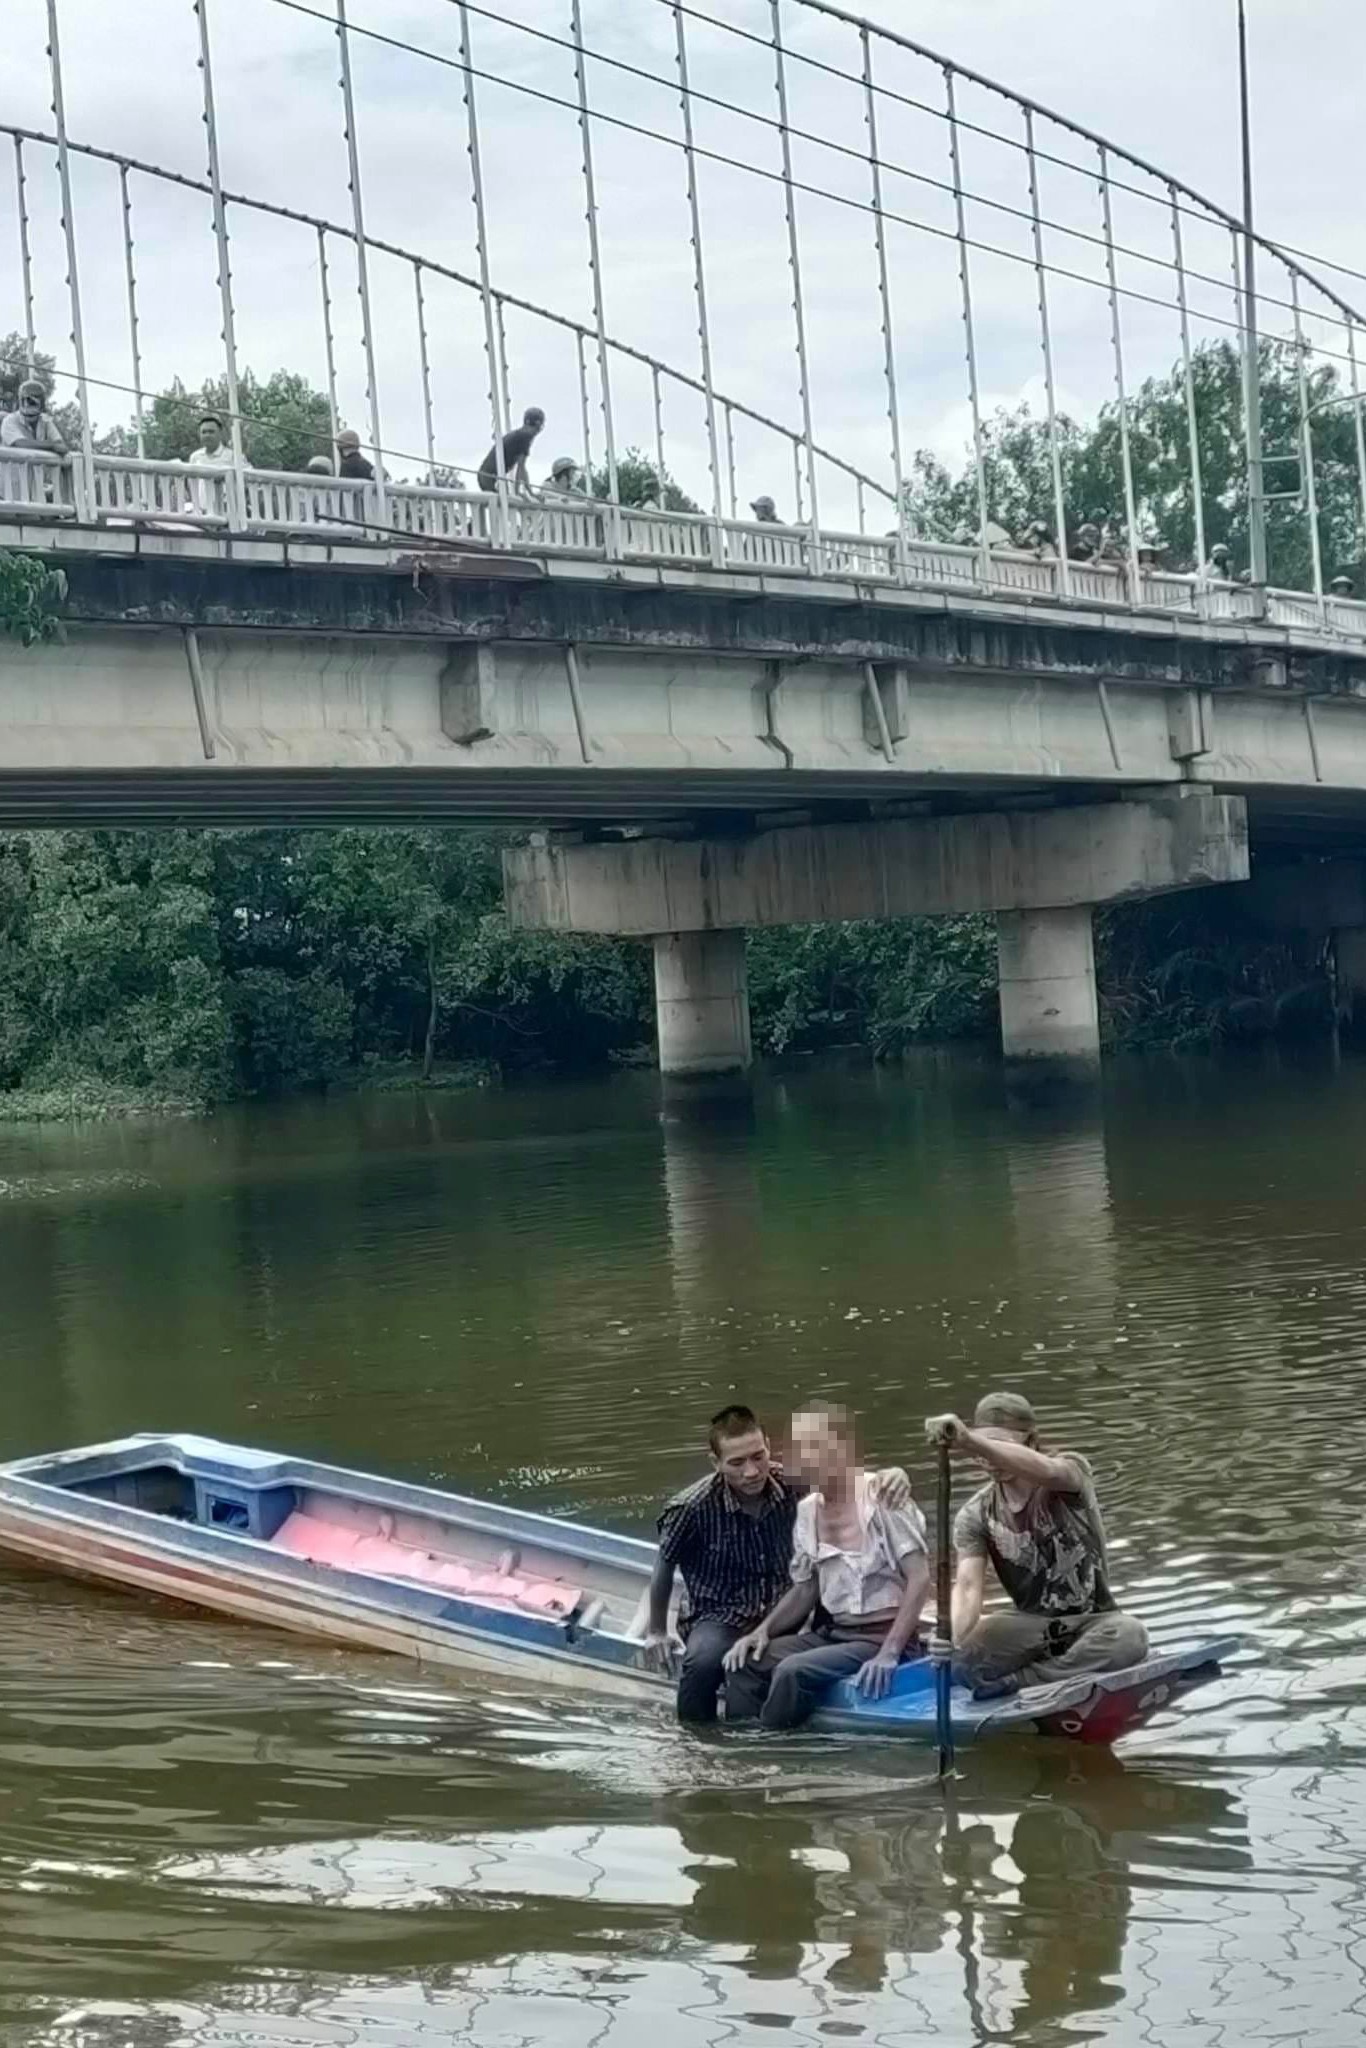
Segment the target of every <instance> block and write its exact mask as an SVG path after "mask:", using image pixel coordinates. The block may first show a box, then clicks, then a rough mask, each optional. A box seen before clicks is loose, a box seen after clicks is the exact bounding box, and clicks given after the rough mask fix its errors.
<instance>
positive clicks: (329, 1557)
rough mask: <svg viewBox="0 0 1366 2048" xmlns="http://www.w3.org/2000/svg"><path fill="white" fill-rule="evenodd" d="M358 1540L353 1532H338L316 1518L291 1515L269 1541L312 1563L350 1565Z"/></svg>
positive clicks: (340, 1530) (344, 1530)
mask: <svg viewBox="0 0 1366 2048" xmlns="http://www.w3.org/2000/svg"><path fill="white" fill-rule="evenodd" d="M358 1540H359V1539H358V1537H357V1535H356V1532H355V1530H354V1529H339V1528H338V1527H337V1525H336V1523H335V1522H324V1521H323V1520H322V1519H321V1517H320V1516H318V1515H301V1514H294V1515H290V1516H289V1518H288V1520H287V1521H284V1522H282V1523H281V1524H280V1527H279V1528H278V1529H277V1530H276V1532H275V1534H274V1536H273V1537H272V1538H271V1541H272V1542H273V1543H274V1545H275V1546H276V1548H277V1549H278V1550H287V1551H288V1552H289V1554H290V1556H291V1557H308V1558H311V1559H312V1560H313V1562H314V1564H333V1565H337V1566H339V1567H340V1566H342V1565H349V1564H350V1563H351V1560H352V1554H353V1552H354V1551H355V1548H356V1544H357V1542H358Z"/></svg>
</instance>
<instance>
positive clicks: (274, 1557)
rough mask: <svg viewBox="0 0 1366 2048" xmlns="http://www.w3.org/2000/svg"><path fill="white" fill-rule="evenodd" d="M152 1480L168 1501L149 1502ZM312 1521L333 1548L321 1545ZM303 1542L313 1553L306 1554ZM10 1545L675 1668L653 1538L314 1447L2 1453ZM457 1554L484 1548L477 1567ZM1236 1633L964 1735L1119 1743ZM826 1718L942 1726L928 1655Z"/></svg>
mask: <svg viewBox="0 0 1366 2048" xmlns="http://www.w3.org/2000/svg"><path fill="white" fill-rule="evenodd" d="M145 1498H146V1499H155V1500H156V1501H157V1502H158V1506H157V1507H156V1508H155V1509H150V1508H148V1507H147V1506H145V1505H138V1504H137V1503H138V1502H140V1501H142V1500H144V1499H145ZM168 1503H171V1505H168ZM220 1513H221V1514H222V1515H223V1517H224V1518H225V1519H224V1525H223V1526H219V1525H218V1519H217V1518H218V1516H219V1515H220ZM175 1516H179V1518H173V1517H175ZM196 1517H198V1519H196ZM268 1529H269V1530H270V1531H271V1533H269V1534H267V1533H266V1532H267V1530H268ZM319 1531H321V1532H322V1534H323V1535H324V1536H326V1538H327V1539H328V1541H327V1543H326V1544H325V1545H324V1557H325V1559H326V1560H327V1561H324V1559H323V1558H320V1557H319V1555H318V1553H317V1543H318V1541H319V1537H318V1534H317V1532H319ZM291 1532H294V1537H295V1540H294V1544H293V1547H290V1540H291ZM299 1532H302V1534H300V1533H299ZM309 1532H313V1534H312V1535H311V1536H310V1534H309ZM305 1539H307V1540H305ZM310 1545H311V1546H312V1551H313V1554H300V1548H301V1547H302V1549H303V1551H304V1552H305V1553H307V1552H308V1551H309V1549H310ZM424 1545H429V1546H433V1547H431V1548H423V1546H424ZM282 1546H283V1547H282ZM0 1550H3V1551H7V1552H10V1553H12V1554H14V1555H15V1556H18V1557H22V1558H24V1559H26V1560H28V1561H31V1562H34V1563H37V1564H40V1565H43V1566H47V1567H49V1568H51V1569H53V1570H56V1571H60V1572H65V1573H68V1574H72V1575H75V1576H78V1577H82V1578H91V1579H97V1580H102V1581H105V1582H107V1583H109V1584H112V1585H116V1586H120V1587H124V1588H127V1589H129V1590H132V1591H136V1592H142V1593H149V1594H153V1595H156V1596H158V1597H160V1598H164V1599H168V1600H173V1601H179V1602H181V1603H184V1604H188V1605H191V1606H194V1607H199V1608H205V1609H209V1610H211V1611H214V1612H217V1613H221V1614H228V1615H232V1616H233V1617H235V1618H236V1619H238V1620H241V1621H246V1622H251V1623H260V1624H262V1625H264V1626H266V1627H270V1628H275V1629H286V1630H289V1631H291V1632H292V1633H294V1634H298V1635H303V1636H311V1637H314V1638H319V1639H323V1640H328V1641H331V1642H335V1643H338V1644H347V1645H351V1646H353V1647H356V1648H361V1649H369V1650H378V1651H383V1652H386V1653H388V1654H392V1655H397V1656H403V1657H408V1658H411V1659H416V1660H417V1661H419V1662H421V1663H424V1664H431V1665H441V1666H448V1667H451V1668H453V1669H462V1670H466V1671H469V1672H472V1673H477V1674H480V1675H483V1676H486V1677H490V1678H496V1679H498V1680H500V1681H513V1682H523V1683H526V1684H529V1685H531V1686H533V1687H534V1688H536V1689H538V1690H540V1691H545V1690H546V1689H547V1688H553V1689H554V1690H555V1691H566V1692H574V1693H583V1694H592V1695H595V1696H597V1697H600V1698H612V1699H619V1700H626V1701H630V1700H634V1701H637V1702H646V1701H653V1702H655V1703H656V1704H659V1705H664V1704H666V1703H667V1701H668V1697H669V1692H670V1684H669V1680H668V1679H667V1678H666V1677H665V1676H663V1675H662V1674H661V1673H659V1672H657V1671H655V1670H653V1669H650V1668H648V1667H647V1666H646V1664H645V1662H644V1658H643V1656H642V1653H641V1649H640V1643H639V1633H640V1624H641V1621H642V1619H643V1611H644V1597H645V1591H646V1587H647V1585H648V1581H649V1575H650V1572H651V1569H652V1567H653V1564H654V1556H655V1553H654V1547H653V1545H651V1544H648V1543H642V1542H640V1541H639V1540H638V1539H636V1538H633V1537H628V1536H618V1535H616V1534H614V1533H612V1532H611V1531H608V1530H602V1529H594V1528H591V1527H588V1526H586V1525H584V1524H580V1523H574V1522H569V1521H565V1520H561V1519H559V1518H557V1517H554V1516H546V1515H538V1514H531V1513H528V1512H526V1511H524V1510H520V1509H515V1508H508V1507H503V1506H500V1505H498V1504H496V1503H491V1502H487V1501H477V1500H472V1499H468V1498H465V1497H462V1496H459V1495H455V1494H448V1493H443V1492H440V1491H438V1490H436V1489H434V1488H429V1487H415V1486H409V1485H406V1484H404V1483H402V1482H398V1481H391V1480H383V1479H378V1478H374V1477H372V1476H370V1475H367V1474H363V1473H354V1472H348V1471H344V1470H341V1469H340V1468H337V1467H333V1466H325V1465H320V1464H316V1463H313V1462H311V1461H307V1460H299V1459H290V1458H280V1457H275V1456H274V1455H272V1454H271V1453H268V1452H260V1451H254V1450H249V1449H246V1448H244V1447H241V1446H237V1445H231V1444H220V1443H217V1442H214V1441H213V1440H211V1439H206V1438H200V1437H172V1436H167V1437H158V1436H140V1437H131V1438H126V1439H123V1440H121V1441H120V1442H118V1443H114V1444H107V1445H98V1446H95V1447H94V1448H92V1449H88V1450H80V1451H71V1452H63V1453H60V1454H57V1455H56V1456H54V1457H51V1458H37V1459H25V1460H21V1461H18V1462H16V1463H14V1464H11V1465H6V1466H0ZM357 1555H361V1556H365V1557H366V1558H367V1559H368V1564H367V1566H366V1567H365V1568H361V1567H359V1566H357V1565H356V1564H355V1563H354V1562H353V1560H354V1558H355V1557H356V1556H357ZM496 1555H499V1556H500V1557H501V1559H502V1560H505V1559H506V1557H507V1556H508V1555H511V1556H513V1557H515V1558H516V1559H518V1560H521V1559H522V1558H524V1557H525V1558H526V1559H528V1560H530V1566H531V1571H530V1576H527V1575H525V1574H524V1575H522V1576H518V1573H517V1570H516V1569H508V1568H507V1567H506V1564H505V1562H503V1561H500V1562H499V1563H498V1564H496V1565H495V1564H494V1563H493V1562H492V1560H493V1559H494V1557H495V1556H496ZM462 1558H463V1559H466V1560H469V1559H471V1558H473V1559H475V1560H476V1561H477V1560H482V1561H483V1564H482V1570H481V1569H479V1568H478V1567H477V1563H476V1566H475V1567H471V1566H470V1565H469V1563H468V1562H467V1563H461V1559H462ZM334 1559H335V1560H339V1561H333V1560H334ZM537 1574H539V1578H538V1577H537ZM453 1586H454V1587H456V1588H457V1590H455V1591H452V1587H453ZM472 1586H474V1587H480V1588H482V1589H483V1591H482V1592H471V1590H470V1588H471V1587H472ZM490 1587H492V1588H493V1589H494V1590H493V1591H492V1592H490V1591H489V1590H488V1589H489V1588H490ZM558 1595H562V1596H563V1597H562V1598H558V1597H557V1596H558ZM1236 1647H1237V1646H1236V1644H1234V1643H1231V1642H1228V1641H1221V1642H1216V1643H1207V1644H1199V1645H1195V1646H1193V1647H1191V1648H1189V1649H1183V1650H1180V1651H1176V1652H1172V1653H1170V1654H1164V1655H1161V1656H1158V1657H1154V1658H1150V1659H1149V1660H1148V1661H1147V1662H1146V1663H1144V1664H1142V1665H1138V1666H1135V1667H1133V1668H1132V1669H1131V1670H1128V1671H1123V1672H1116V1673H1110V1674H1105V1675H1102V1676H1088V1677H1085V1678H1074V1679H1067V1680H1062V1681H1060V1682H1058V1683H1056V1684H1054V1685H1050V1686H1042V1687H1033V1688H1031V1689H1029V1690H1028V1691H1025V1692H1021V1693H1019V1694H1017V1695H1016V1696H1015V1697H1014V1698H1012V1699H1008V1700H1003V1701H992V1702H980V1701H975V1700H973V1699H972V1697H971V1696H970V1695H969V1694H968V1693H966V1692H965V1691H963V1690H962V1689H961V1688H955V1690H954V1694H953V1723H954V1737H955V1741H956V1742H958V1743H960V1744H963V1745H966V1744H969V1743H972V1742H976V1741H979V1740H981V1739H983V1738H984V1737H987V1736H1001V1735H1008V1734H1017V1735H1018V1734H1024V1735H1030V1736H1035V1737H1037V1736H1040V1735H1044V1736H1052V1737H1061V1738H1064V1739H1070V1740H1077V1741H1083V1742H1091V1743H1106V1744H1108V1743H1113V1742H1115V1741H1117V1740H1118V1739H1119V1738H1120V1737H1121V1736H1123V1735H1125V1734H1128V1733H1130V1732H1131V1731H1132V1730H1133V1729H1134V1728H1136V1727H1138V1726H1140V1725H1141V1724H1142V1723H1143V1722H1144V1721H1145V1720H1147V1719H1149V1718H1151V1716H1152V1715H1153V1714H1155V1713H1157V1712H1159V1711H1160V1710H1161V1709H1162V1708H1164V1707H1166V1706H1168V1705H1169V1704H1170V1703H1171V1702H1172V1701H1173V1700H1174V1699H1176V1698H1178V1697H1179V1696H1180V1695H1181V1694H1182V1693H1184V1692H1186V1691H1189V1690H1190V1689H1191V1687H1192V1686H1194V1685H1197V1684H1201V1683H1204V1682H1205V1681H1206V1680H1208V1679H1209V1678H1211V1677H1215V1676H1218V1667H1219V1664H1220V1662H1221V1660H1222V1659H1224V1658H1225V1657H1227V1656H1228V1655H1229V1654H1230V1653H1231V1652H1232V1650H1234V1649H1235V1648H1236ZM816 1725H817V1726H820V1727H824V1728H829V1729H832V1730H838V1731H840V1732H843V1733H846V1734H857V1735H864V1736H868V1735H878V1736H891V1737H894V1738H897V1739H899V1740H903V1741H905V1740H910V1741H914V1742H918V1743H924V1744H933V1743H934V1741H935V1739H936V1731H935V1709H934V1679H933V1672H932V1670H931V1668H930V1667H929V1665H928V1664H926V1663H921V1662H912V1663H908V1664H904V1665H903V1666H902V1667H901V1669H900V1670H899V1671H898V1672H897V1674H896V1676H895V1679H894V1681H893V1686H892V1690H891V1692H890V1693H889V1694H888V1695H887V1696H886V1697H885V1698H884V1699H882V1700H878V1701H872V1700H868V1699H865V1698H863V1697H862V1696H861V1695H860V1694H859V1693H857V1692H856V1691H855V1689H854V1688H853V1686H852V1685H850V1684H845V1685H843V1686H841V1687H839V1688H838V1690H837V1692H836V1694H835V1695H834V1697H833V1698H832V1700H831V1702H830V1704H829V1705H828V1707H826V1708H825V1709H824V1710H823V1711H822V1713H821V1714H820V1715H819V1716H818V1717H817V1722H816Z"/></svg>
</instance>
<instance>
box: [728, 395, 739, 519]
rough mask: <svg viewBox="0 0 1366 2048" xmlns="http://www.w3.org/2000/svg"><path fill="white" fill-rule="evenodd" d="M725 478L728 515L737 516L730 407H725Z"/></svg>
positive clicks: (733, 443)
mask: <svg viewBox="0 0 1366 2048" xmlns="http://www.w3.org/2000/svg"><path fill="white" fill-rule="evenodd" d="M726 479H727V483H728V485H729V490H730V516H731V518H732V519H738V518H739V516H740V515H739V512H738V510H737V508H736V497H735V429H734V427H733V425H732V424H731V417H730V407H729V406H727V407H726Z"/></svg>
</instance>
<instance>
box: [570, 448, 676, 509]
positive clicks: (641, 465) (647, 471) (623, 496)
mask: <svg viewBox="0 0 1366 2048" xmlns="http://www.w3.org/2000/svg"><path fill="white" fill-rule="evenodd" d="M660 480H661V479H660V470H659V465H658V464H657V463H655V462H652V461H651V460H650V458H649V457H648V456H647V455H644V454H642V452H641V451H640V449H639V448H628V449H627V450H626V451H625V453H624V454H621V455H618V457H617V502H618V504H620V505H644V504H647V503H648V502H649V501H650V500H651V499H653V498H659V502H660V504H661V505H662V506H663V508H664V510H665V511H666V512H700V511H701V510H702V507H701V506H700V505H699V504H697V502H696V501H695V500H694V499H692V498H690V497H689V496H688V494H687V492H686V491H685V490H683V489H681V488H680V486H679V485H678V484H676V483H675V482H674V480H673V478H672V477H671V476H670V474H669V472H668V470H667V469H666V470H665V471H664V472H663V485H664V495H663V497H662V498H660V497H659V487H660ZM591 483H592V491H593V496H594V497H595V498H606V497H609V496H610V494H611V491H610V482H609V479H608V475H607V469H606V465H605V464H604V466H603V467H602V468H601V469H595V470H594V471H593V472H592V478H591Z"/></svg>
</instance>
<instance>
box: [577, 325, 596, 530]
mask: <svg viewBox="0 0 1366 2048" xmlns="http://www.w3.org/2000/svg"><path fill="white" fill-rule="evenodd" d="M574 339H575V342H576V343H577V345H578V346H577V354H578V359H579V411H580V413H581V415H582V419H583V481H584V489H585V490H586V491H587V493H588V495H589V497H590V498H591V497H592V495H593V436H592V432H591V430H590V425H589V416H590V407H589V403H588V359H587V357H586V355H585V353H584V346H583V329H582V328H580V329H579V331H578V333H577V334H576V335H575V336H574Z"/></svg>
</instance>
